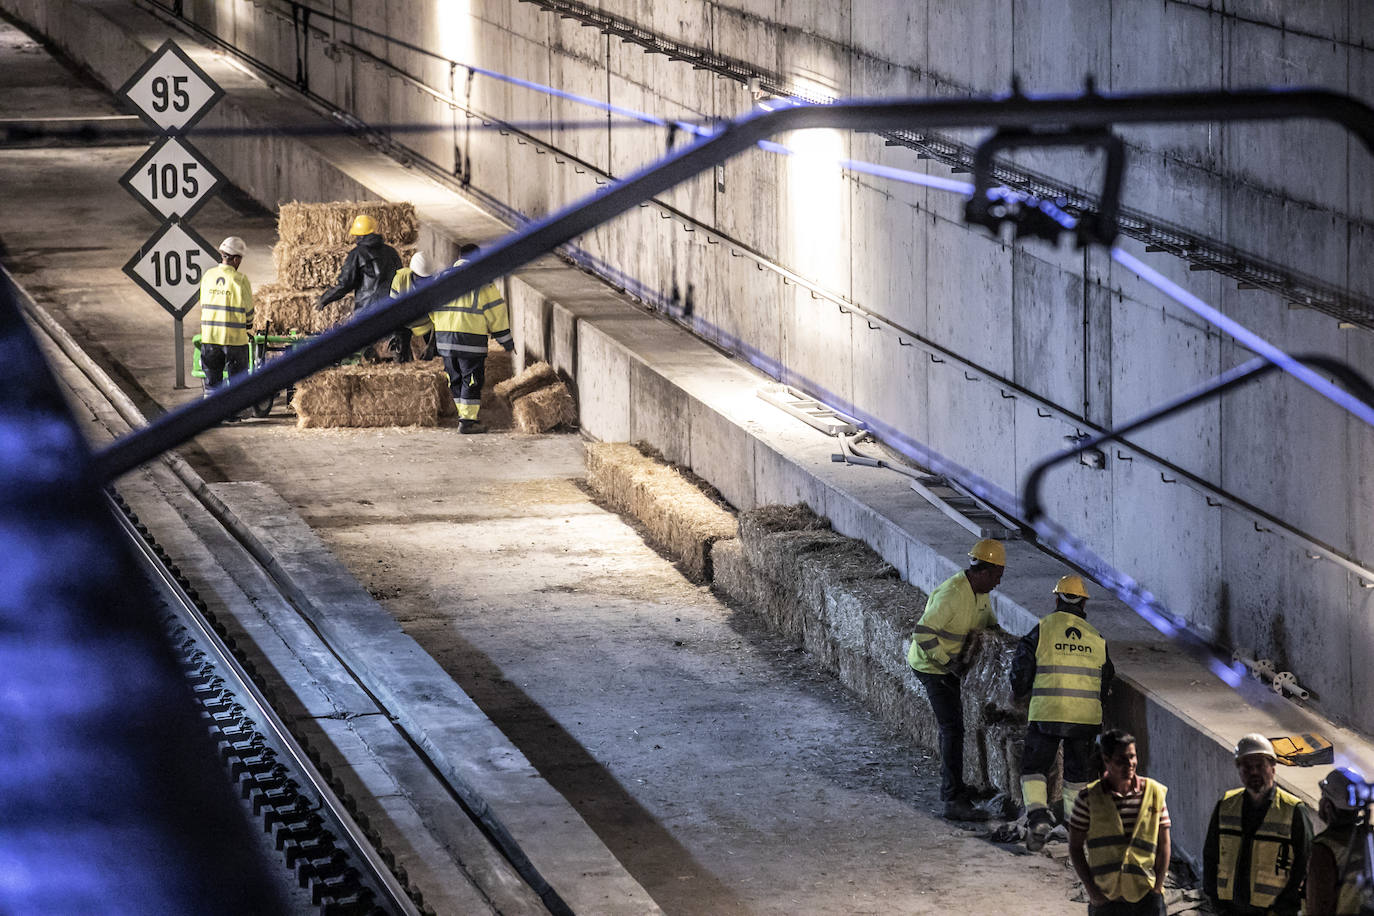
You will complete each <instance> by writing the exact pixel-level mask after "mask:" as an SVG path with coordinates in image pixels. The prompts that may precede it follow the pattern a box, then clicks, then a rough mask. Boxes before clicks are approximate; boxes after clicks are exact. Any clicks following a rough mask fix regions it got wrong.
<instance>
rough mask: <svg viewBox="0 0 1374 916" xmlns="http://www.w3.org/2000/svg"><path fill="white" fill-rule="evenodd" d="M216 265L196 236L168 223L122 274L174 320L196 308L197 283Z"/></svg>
mask: <svg viewBox="0 0 1374 916" xmlns="http://www.w3.org/2000/svg"><path fill="white" fill-rule="evenodd" d="M217 263H219V255H218V254H217V253H216V251H215V248H214V246H213V245H211V244H210V243H209V242H207V241H206V240H205V239H204V238H203V237H202V236H201V234H200V233H199V232H197V231H196V230H194V229H192V228H191V227H190V226H187V225H185V224H183V223H181V222H179V221H178V220H168V221H167V222H165V223H163V224H162V228H161V229H159V230H158V231H157V232H156V233H154V234H153V237H152V238H150V239H148V241H147V242H145V243H144V245H143V247H142V248H141V249H139V252H138V254H136V255H134V256H133V257H132V258H130V259H129V262H128V263H127V264H125V265H124V273H126V274H127V275H128V276H129V278H130V279H132V280H133V281H134V282H135V283H137V284H138V285H139V286H141V287H143V290H144V291H145V292H146V293H148V295H150V296H152V297H153V298H154V299H156V300H157V301H158V303H159V304H160V305H161V306H162V307H163V308H164V309H166V310H167V311H169V312H171V313H172V317H173V318H176V319H178V320H180V319H182V318H184V317H186V313H187V312H189V311H190V310H191V308H192V307H193V306H194V305H195V304H196V300H197V296H198V294H199V293H200V280H201V277H203V276H205V272H206V271H207V270H210V269H211V268H212V267H214V266H215V265H216V264H217Z"/></svg>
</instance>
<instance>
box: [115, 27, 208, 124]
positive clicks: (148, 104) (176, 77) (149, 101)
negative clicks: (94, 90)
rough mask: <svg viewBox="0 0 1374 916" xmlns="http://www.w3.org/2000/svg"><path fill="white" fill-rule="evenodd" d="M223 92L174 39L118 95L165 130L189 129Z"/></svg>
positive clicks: (149, 120)
mask: <svg viewBox="0 0 1374 916" xmlns="http://www.w3.org/2000/svg"><path fill="white" fill-rule="evenodd" d="M223 95H224V90H223V89H221V88H219V86H218V85H216V84H215V81H214V80H212V79H210V77H209V76H208V75H207V74H206V72H205V71H204V70H202V69H200V67H198V66H196V62H195V61H193V60H191V58H190V57H189V56H187V54H186V52H185V51H183V50H181V48H180V47H178V46H177V44H176V43H175V42H173V41H172V40H171V39H168V40H167V41H165V42H163V43H162V47H160V48H158V49H157V50H156V51H155V52H153V56H152V57H150V58H148V60H147V61H146V62H145V63H144V64H143V66H142V67H139V68H138V71H137V72H136V73H134V75H133V76H131V77H129V81H128V82H127V83H125V84H124V85H123V87H122V88H121V89H120V90H119V97H120V98H121V99H124V100H125V101H127V102H128V103H130V104H131V105H133V106H134V108H136V109H138V113H139V116H140V117H142V118H143V120H145V121H147V122H148V123H149V124H151V125H152V126H153V127H156V128H157V129H158V130H159V131H161V132H162V133H182V132H184V131H186V130H188V129H189V128H190V127H191V126H192V125H193V124H195V123H196V122H197V121H199V120H200V119H201V118H202V117H204V115H205V113H206V112H207V111H209V110H210V107H211V106H212V105H214V104H215V103H216V102H218V101H219V100H220V97H221V96H223Z"/></svg>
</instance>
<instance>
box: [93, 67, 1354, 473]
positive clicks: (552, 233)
mask: <svg viewBox="0 0 1374 916" xmlns="http://www.w3.org/2000/svg"><path fill="white" fill-rule="evenodd" d="M1289 119H1318V120H1325V121H1331V122H1334V123H1336V124H1339V125H1341V126H1343V127H1345V128H1346V129H1347V130H1349V131H1350V132H1351V133H1353V134H1354V135H1355V136H1357V137H1358V138H1359V139H1360V141H1361V142H1362V143H1363V144H1364V146H1365V148H1366V149H1367V150H1369V151H1370V152H1371V153H1374V110H1371V109H1370V108H1369V106H1367V105H1365V104H1363V103H1362V102H1360V101H1358V100H1356V99H1354V98H1351V97H1350V96H1347V95H1342V94H1339V93H1334V92H1329V91H1326V90H1320V89H1292V90H1277V89H1261V90H1250V91H1240V92H1153V93H1138V94H1116V95H1098V94H1096V93H1087V94H1083V95H1076V96H1044V97H1025V96H1019V95H1018V96H1013V97H1011V98H986V97H985V98H972V99H902V100H875V101H866V100H855V101H840V102H835V103H833V104H829V105H798V106H794V107H789V108H783V109H780V110H777V111H766V112H755V113H752V114H749V115H746V116H744V117H743V118H740V119H738V120H736V121H733V122H728V123H726V124H725V125H724V126H723V127H722V128H721V129H720V130H719V131H718V132H716V133H715V134H713V135H711V136H709V137H704V138H702V139H698V140H696V141H695V142H693V143H692V144H690V145H688V146H685V147H683V148H682V149H681V150H679V151H678V152H676V153H673V154H671V155H669V156H667V157H665V158H664V159H662V160H660V161H659V162H657V163H655V164H654V165H651V166H649V167H647V168H645V169H643V170H641V171H639V172H637V173H636V174H634V175H631V176H630V177H628V178H626V179H624V180H623V181H619V182H616V183H614V184H611V185H607V186H606V187H605V188H603V189H601V190H600V191H598V192H597V193H595V194H593V195H591V196H590V197H587V198H585V199H583V200H582V201H580V202H578V203H575V204H573V205H571V206H569V207H567V208H565V209H563V210H562V211H560V212H558V213H556V214H553V215H551V216H549V217H546V218H545V219H542V220H540V221H538V222H535V223H532V224H530V225H529V226H527V227H525V228H523V229H520V230H518V231H516V232H513V233H511V234H510V235H508V236H506V237H505V238H504V239H502V240H501V241H499V242H496V243H494V244H493V245H492V246H491V247H490V248H489V249H488V250H486V251H485V252H483V253H482V254H481V255H479V256H478V257H476V258H474V259H473V260H472V261H471V262H469V263H466V264H464V265H463V266H462V267H459V268H455V269H453V270H450V271H446V272H445V273H444V274H442V275H440V276H439V277H437V278H436V279H435V281H434V282H432V283H430V284H427V285H426V286H423V287H421V288H419V289H417V290H415V291H412V292H411V293H409V294H407V295H405V296H402V297H400V298H398V299H395V300H392V301H391V302H389V303H387V304H386V305H385V306H383V307H379V308H375V309H371V310H368V311H365V312H363V313H361V314H360V315H358V316H356V317H355V318H354V319H353V320H352V321H350V322H348V323H347V324H345V325H343V326H341V327H339V328H336V329H334V330H332V331H330V332H328V333H326V334H323V335H321V336H320V337H318V338H316V339H314V340H312V341H310V342H309V343H307V344H305V345H304V346H302V347H300V348H298V349H296V350H295V351H294V352H293V353H291V354H290V355H288V356H286V357H284V358H281V359H277V360H273V361H272V362H270V363H268V364H267V365H266V366H265V367H264V368H262V369H261V370H259V371H257V372H254V373H252V374H251V375H247V376H244V377H242V378H241V379H240V380H238V381H235V382H232V383H230V384H229V385H226V386H225V387H224V389H223V390H222V391H220V392H219V393H217V394H215V395H214V396H213V397H210V398H206V399H205V400H202V401H198V402H195V403H192V404H188V405H186V406H183V407H180V408H178V409H176V410H173V411H170V412H168V413H167V414H164V415H163V416H162V417H160V418H158V419H157V420H156V421H154V422H153V423H151V424H150V425H148V426H147V427H145V428H143V429H141V430H138V431H136V432H133V433H130V434H129V435H127V436H125V437H123V438H122V439H120V440H118V441H117V442H115V443H113V444H112V445H110V446H109V447H107V448H106V449H104V450H103V451H101V452H100V453H99V454H98V455H97V456H96V462H95V472H96V474H97V477H98V479H99V480H100V481H101V482H102V483H104V482H109V481H112V480H113V479H114V478H116V477H118V476H120V475H121V474H124V473H126V472H128V471H130V470H132V469H134V468H136V467H138V466H139V465H141V464H143V463H144V462H146V461H148V460H150V459H152V458H154V457H156V456H157V455H158V454H160V453H161V452H164V451H166V450H168V449H171V448H175V447H176V446H178V445H180V444H182V443H184V442H186V441H188V440H189V439H191V438H192V437H194V436H195V435H197V434H198V433H201V432H203V431H204V430H206V429H208V428H210V427H211V426H214V425H215V424H216V423H218V422H220V421H221V420H224V419H225V418H227V417H229V416H231V415H233V414H235V413H238V412H239V411H241V410H244V409H245V408H247V407H249V406H251V405H252V404H254V403H257V402H259V401H263V400H265V399H266V398H267V397H268V396H269V395H273V394H275V393H276V392H278V391H281V390H282V389H284V388H287V387H289V386H290V385H292V384H293V383H295V382H297V381H299V380H301V379H303V378H305V377H307V376H309V375H312V374H314V373H315V372H318V371H320V370H321V369H324V368H326V367H328V366H330V365H332V364H334V363H335V362H338V361H339V360H341V359H343V358H345V357H347V356H348V355H350V354H352V353H354V352H356V351H358V350H360V349H362V348H363V347H365V346H367V345H368V344H369V343H371V342H372V341H375V340H377V339H379V338H381V337H384V336H385V335H387V334H389V333H391V331H392V330H393V329H395V328H396V327H399V326H401V325H403V324H407V323H409V322H413V321H415V320H417V319H418V318H420V316H422V315H424V314H427V313H428V312H430V311H432V310H433V309H434V308H436V307H438V306H440V305H442V304H444V303H445V302H448V301H450V300H452V299H456V298H457V297H458V296H460V295H463V294H464V293H467V292H471V291H472V290H475V289H477V288H478V287H480V286H481V285H482V284H484V283H489V282H492V281H494V280H496V279H498V278H500V277H502V276H505V275H506V274H509V273H511V272H512V271H514V270H516V269H518V268H520V267H522V266H524V265H525V264H528V263H529V262H531V261H533V260H535V259H536V258H538V257H540V256H541V255H544V254H547V253H549V252H552V251H554V250H555V249H557V248H558V247H559V246H560V245H563V244H565V243H567V242H569V241H571V240H572V239H574V238H576V237H577V236H579V235H582V234H583V233H585V232H588V231H589V230H591V229H594V228H595V227H597V226H599V225H601V224H602V223H604V222H606V221H608V220H610V219H612V218H614V217H616V216H619V215H620V214H622V213H624V212H626V211H627V210H629V209H630V208H632V207H635V206H637V205H638V204H639V203H640V202H641V201H646V200H648V199H650V198H652V197H653V196H654V195H656V194H660V193H662V192H663V191H666V190H668V189H669V188H671V187H673V186H675V185H677V184H679V183H681V182H683V181H685V180H687V179H688V178H691V177H692V176H694V175H697V174H699V173H700V172H703V171H705V170H707V169H709V168H712V167H713V166H715V165H716V164H717V163H720V162H724V161H725V160H726V159H729V158H730V157H731V156H734V155H736V154H737V153H740V152H743V151H744V150H747V149H749V148H751V147H753V146H754V145H755V144H756V143H757V142H758V141H760V140H763V139H766V138H768V137H772V136H774V135H776V134H779V133H784V132H786V131H793V130H807V129H815V128H831V129H845V130H899V129H935V128H978V127H992V128H997V129H1002V130H1007V129H1020V130H1030V129H1044V128H1047V127H1048V128H1052V129H1059V130H1065V129H1074V128H1107V127H1110V126H1112V125H1121V124H1177V123H1194V122H1202V121H1241V120H1245V121H1276V120H1289ZM275 132H277V133H290V132H291V131H290V128H281V129H279V130H277V131H275Z"/></svg>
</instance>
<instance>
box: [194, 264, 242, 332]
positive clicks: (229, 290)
mask: <svg viewBox="0 0 1374 916" xmlns="http://www.w3.org/2000/svg"><path fill="white" fill-rule="evenodd" d="M252 323H253V287H252V284H250V283H249V282H248V278H247V277H246V276H244V275H243V274H241V273H239V272H238V271H237V270H235V269H234V268H232V267H230V266H229V265H228V264H220V265H218V266H216V267H213V268H211V269H210V270H207V271H206V272H205V276H203V277H201V279H200V342H201V343H207V344H223V345H225V346H230V347H245V346H247V345H248V328H249V326H250V325H251V324H252Z"/></svg>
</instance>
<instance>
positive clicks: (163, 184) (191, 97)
mask: <svg viewBox="0 0 1374 916" xmlns="http://www.w3.org/2000/svg"><path fill="white" fill-rule="evenodd" d="M223 95H224V90H222V89H221V88H220V87H219V86H217V85H216V84H215V81H214V80H212V79H210V77H209V75H208V74H206V72H205V71H204V70H202V69H201V68H200V67H198V66H197V65H196V62H195V61H193V60H191V58H190V57H189V56H187V54H186V52H185V51H183V50H181V48H179V47H178V46H177V45H176V43H175V42H173V41H171V40H168V41H165V42H163V44H162V46H161V47H160V48H158V49H157V50H156V51H154V52H153V55H152V56H151V57H149V58H148V60H147V61H146V62H144V64H143V66H142V67H139V68H138V71H137V72H135V73H134V75H133V76H131V77H129V80H128V82H126V83H125V84H124V86H123V87H122V88H121V89H120V90H119V97H120V98H121V99H123V100H124V101H126V102H128V103H129V104H130V105H132V106H133V107H134V108H135V109H136V110H137V111H138V114H139V116H140V117H141V118H143V120H144V121H146V122H148V124H150V125H152V126H153V127H155V128H156V129H157V130H159V131H161V133H162V138H161V139H160V140H158V141H157V142H156V143H154V144H153V145H152V147H151V148H149V150H148V151H147V152H146V153H144V154H143V155H142V156H140V157H139V159H138V161H137V162H135V163H134V164H133V166H132V167H131V168H130V169H129V170H128V171H127V172H125V173H124V175H123V176H122V177H121V178H120V179H119V183H120V185H122V186H123V188H124V189H125V190H126V191H128V192H129V193H130V194H132V195H133V196H134V198H135V199H136V200H137V201H138V202H139V203H141V204H142V205H143V206H144V207H146V208H147V209H148V211H149V212H150V213H152V214H153V215H154V216H156V217H158V218H159V219H161V220H162V225H161V226H160V227H159V228H158V230H157V231H156V232H154V233H153V237H152V238H150V239H149V240H148V241H147V242H145V243H144V244H143V247H142V248H140V249H139V250H138V253H137V254H136V255H134V256H133V257H132V258H130V259H129V262H128V263H127V264H125V265H124V273H125V274H127V275H128V276H129V277H130V278H131V279H132V280H133V281H134V282H135V283H137V284H138V285H139V286H140V287H142V288H143V290H144V291H145V292H147V293H148V294H149V295H150V296H152V297H153V298H154V299H155V300H157V302H158V304H159V305H161V306H162V307H163V308H164V309H166V310H167V311H168V312H169V313H170V314H171V316H172V345H173V347H174V348H175V357H174V361H173V365H174V367H175V370H176V381H175V386H176V387H177V388H185V387H186V356H185V349H186V335H185V331H184V328H183V319H184V318H185V317H186V313H187V312H189V311H190V310H191V308H192V307H193V306H194V305H195V304H196V300H197V295H198V293H199V292H200V279H201V277H202V276H204V274H205V271H207V270H209V269H211V268H212V267H214V266H215V264H216V263H218V261H219V255H218V253H217V252H216V251H215V249H214V247H213V246H212V245H211V244H210V243H209V242H207V241H206V240H205V239H204V238H202V237H201V235H200V233H198V232H196V231H195V230H194V229H192V228H191V227H190V226H188V225H186V223H185V222H184V221H185V220H187V219H189V218H190V217H191V215H192V214H194V213H195V212H196V211H198V210H199V209H200V208H201V207H202V206H204V204H205V202H206V201H208V200H209V199H210V197H211V196H212V195H214V194H215V193H216V192H218V191H219V189H220V188H221V187H223V186H224V184H225V183H226V181H225V178H224V176H223V175H222V174H220V172H219V170H218V169H216V168H215V167H214V166H213V165H212V164H210V162H209V161H208V160H206V159H205V157H204V156H202V155H201V154H200V152H199V151H197V150H196V148H195V147H194V146H192V145H191V143H190V141H188V140H186V138H185V137H184V136H182V135H183V134H185V132H186V131H188V130H190V129H191V127H192V126H194V125H195V124H196V122H198V121H199V120H200V119H201V118H203V117H204V116H205V113H206V112H208V111H209V110H210V108H211V106H213V105H214V104H215V103H216V102H218V101H219V100H220V98H221V97H223Z"/></svg>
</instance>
